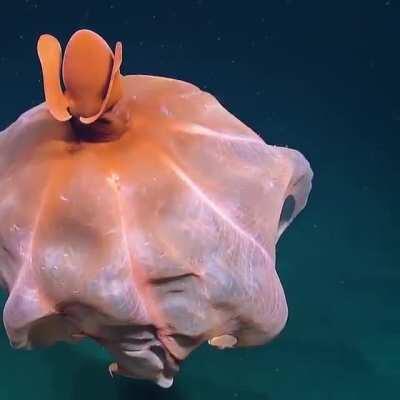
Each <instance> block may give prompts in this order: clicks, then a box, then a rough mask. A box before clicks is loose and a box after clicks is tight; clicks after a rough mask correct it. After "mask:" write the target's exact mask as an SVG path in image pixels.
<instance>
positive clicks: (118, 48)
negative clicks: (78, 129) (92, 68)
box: [79, 42, 122, 124]
mask: <svg viewBox="0 0 400 400" xmlns="http://www.w3.org/2000/svg"><path fill="white" fill-rule="evenodd" d="M121 64H122V43H121V42H117V44H116V45H115V52H114V65H113V69H112V71H111V75H110V82H109V84H108V89H107V94H106V96H105V97H104V100H103V103H102V104H101V107H100V110H99V112H98V113H97V114H95V115H92V116H91V117H86V118H85V117H80V118H79V120H80V121H81V122H82V123H83V124H91V123H93V122H95V121H96V120H97V119H98V118H99V117H100V116H101V114H103V113H104V111H105V109H106V107H107V103H108V101H109V99H110V96H111V93H112V90H113V84H114V80H115V77H116V76H117V74H119V69H120V67H121Z"/></svg>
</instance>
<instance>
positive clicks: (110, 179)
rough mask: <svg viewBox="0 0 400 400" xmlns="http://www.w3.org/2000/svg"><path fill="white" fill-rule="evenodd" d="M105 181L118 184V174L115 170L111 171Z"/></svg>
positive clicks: (113, 184)
mask: <svg viewBox="0 0 400 400" xmlns="http://www.w3.org/2000/svg"><path fill="white" fill-rule="evenodd" d="M107 182H108V183H109V184H110V185H112V186H115V185H118V183H119V176H118V174H116V173H115V172H113V173H112V174H111V175H110V176H109V177H107Z"/></svg>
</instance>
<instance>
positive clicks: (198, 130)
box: [176, 123, 264, 144]
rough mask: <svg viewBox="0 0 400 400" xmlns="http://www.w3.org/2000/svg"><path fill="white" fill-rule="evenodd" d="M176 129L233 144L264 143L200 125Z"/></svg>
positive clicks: (186, 125)
mask: <svg viewBox="0 0 400 400" xmlns="http://www.w3.org/2000/svg"><path fill="white" fill-rule="evenodd" d="M176 128H177V129H178V130H180V131H183V132H185V133H189V134H191V135H200V136H209V137H213V138H215V139H221V140H227V141H233V142H236V141H237V142H247V143H259V144H263V143H264V142H263V141H262V140H261V139H257V138H251V137H244V136H236V135H231V134H229V133H222V132H219V131H215V130H213V129H210V128H207V127H205V126H202V125H199V124H193V123H190V124H185V123H182V124H177V125H176Z"/></svg>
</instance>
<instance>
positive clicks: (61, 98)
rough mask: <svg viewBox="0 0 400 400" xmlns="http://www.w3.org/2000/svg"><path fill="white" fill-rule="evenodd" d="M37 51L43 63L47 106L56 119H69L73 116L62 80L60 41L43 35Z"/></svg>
mask: <svg viewBox="0 0 400 400" xmlns="http://www.w3.org/2000/svg"><path fill="white" fill-rule="evenodd" d="M37 52H38V56H39V60H40V64H41V65H42V74H43V87H44V95H45V98H46V104H47V107H48V109H49V111H50V113H51V115H52V116H53V117H54V118H55V119H57V120H58V121H67V120H69V119H70V118H71V114H70V113H69V112H68V100H67V98H66V97H65V95H64V93H63V91H62V88H61V82H60V71H61V62H62V52H61V46H60V43H59V42H58V40H57V39H56V38H55V37H54V36H51V35H47V34H45V35H41V36H40V38H39V40H38V43H37Z"/></svg>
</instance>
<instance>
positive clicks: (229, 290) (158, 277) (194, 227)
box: [0, 30, 312, 387]
mask: <svg viewBox="0 0 400 400" xmlns="http://www.w3.org/2000/svg"><path fill="white" fill-rule="evenodd" d="M37 51H38V55H39V59H40V63H41V67H42V72H43V85H44V93H45V102H44V103H43V104H40V105H38V106H36V107H34V108H32V109H31V110H29V111H27V112H25V113H24V114H22V115H21V116H20V117H19V118H18V119H17V120H16V122H14V123H13V124H12V125H10V126H9V127H8V128H7V129H5V130H4V131H2V132H1V134H0V185H1V193H0V221H1V222H0V284H1V286H2V287H4V288H5V289H6V290H7V292H8V298H7V302H6V304H5V308H4V325H5V328H6V331H7V334H8V337H9V339H10V343H11V345H12V346H14V347H16V348H25V349H31V348H34V347H38V346H49V345H51V344H53V343H55V342H56V341H69V342H75V341H78V340H80V339H82V338H90V339H93V340H95V341H96V342H97V343H99V344H100V345H102V346H104V347H105V348H106V349H107V350H108V351H109V352H110V353H111V355H112V357H113V358H114V359H115V362H113V363H112V364H111V365H110V366H109V371H110V373H111V374H120V375H123V376H127V377H131V378H138V379H149V380H152V381H154V382H156V383H157V384H158V385H160V386H162V387H169V386H171V385H172V383H173V378H174V376H175V375H176V374H177V372H178V370H179V365H180V364H181V362H182V361H183V360H184V359H185V358H186V357H187V356H188V355H189V353H191V352H192V351H193V350H194V349H196V348H197V347H198V346H200V345H201V344H202V343H203V342H207V341H208V343H209V344H210V345H212V346H216V347H217V348H220V349H223V348H231V347H238V346H256V345H262V344H264V343H266V342H268V341H270V340H271V339H273V338H274V337H275V336H277V335H278V333H279V332H280V331H281V330H282V329H283V327H284V325H285V323H286V320H287V313H288V311H287V304H286V300H285V295H284V292H283V289H282V286H281V283H280V280H279V278H278V275H277V272H276V269H275V246H276V243H277V241H278V239H279V237H280V235H281V234H282V232H283V231H284V230H285V229H286V227H287V226H288V225H289V224H290V223H291V222H292V220H293V219H294V217H296V215H297V214H298V213H299V212H300V211H301V210H302V209H303V208H304V207H305V204H306V202H307V198H308V196H309V192H310V190H311V180H312V171H311V168H310V165H309V163H308V162H307V160H306V159H305V157H304V156H303V155H302V154H300V153H299V152H298V151H295V150H292V149H289V148H286V147H277V146H271V145H267V144H266V143H265V142H264V141H263V140H262V139H261V138H260V137H259V136H258V135H257V134H256V133H255V132H253V131H252V130H251V129H250V128H248V127H247V126H246V125H244V124H243V123H242V122H240V121H239V120H238V119H237V118H236V117H234V116H233V115H232V114H230V113H229V112H228V111H227V110H226V109H225V108H224V107H223V106H222V105H221V104H220V103H219V102H218V101H217V100H216V99H215V98H214V97H213V96H212V95H210V94H208V93H205V92H204V91H202V90H200V89H199V88H197V87H196V86H194V85H192V84H190V83H186V82H182V81H179V80H174V79H169V78H162V77H154V76H145V75H122V74H121V73H120V66H121V62H122V45H121V43H119V42H118V43H117V45H116V47H115V51H114V53H113V52H112V50H111V49H110V48H109V46H108V45H107V43H106V42H105V41H104V40H103V38H101V37H100V36H99V35H97V34H96V33H94V32H92V31H89V30H79V31H77V32H76V33H74V34H73V35H72V37H71V38H70V40H69V42H68V44H67V46H66V49H65V52H64V56H62V51H61V47H60V44H59V42H58V41H57V39H56V38H54V37H53V36H50V35H42V36H41V37H40V38H39V40H38V45H37ZM60 75H61V76H62V79H61V76H60Z"/></svg>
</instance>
